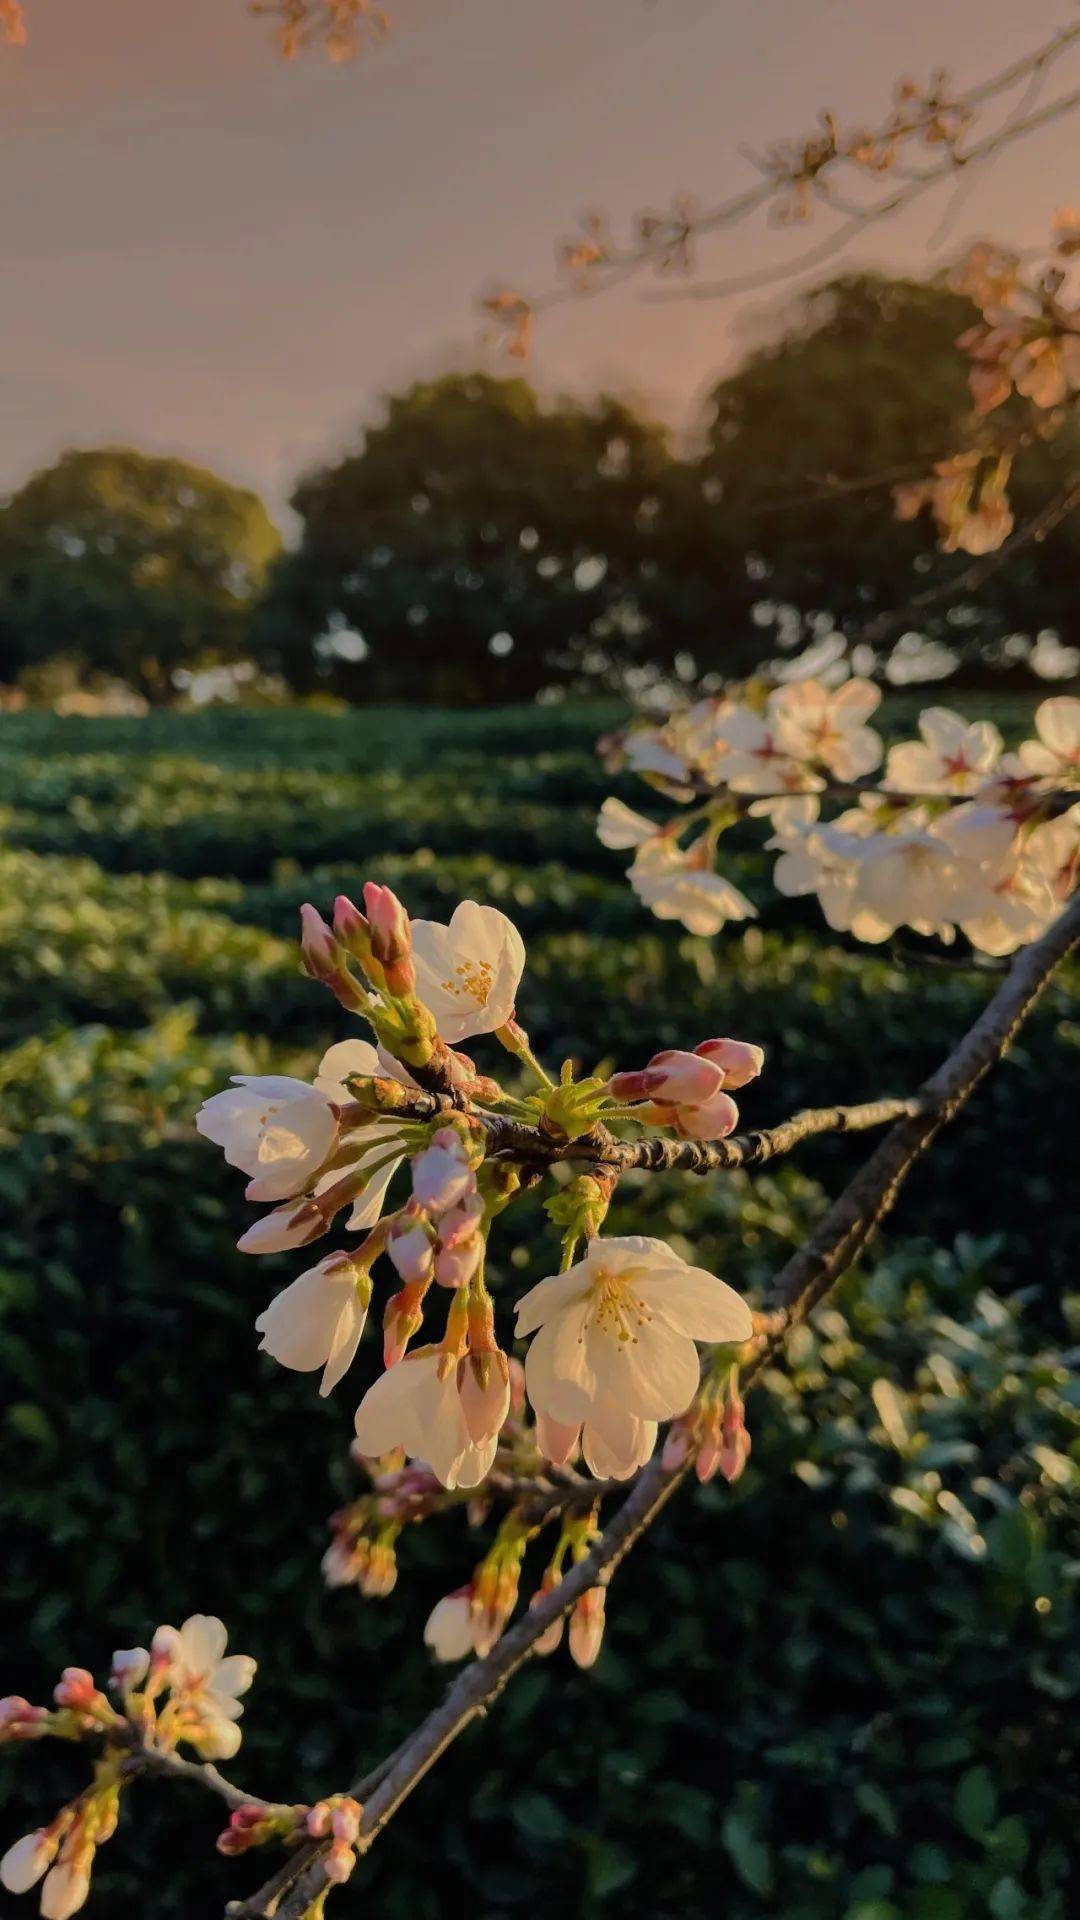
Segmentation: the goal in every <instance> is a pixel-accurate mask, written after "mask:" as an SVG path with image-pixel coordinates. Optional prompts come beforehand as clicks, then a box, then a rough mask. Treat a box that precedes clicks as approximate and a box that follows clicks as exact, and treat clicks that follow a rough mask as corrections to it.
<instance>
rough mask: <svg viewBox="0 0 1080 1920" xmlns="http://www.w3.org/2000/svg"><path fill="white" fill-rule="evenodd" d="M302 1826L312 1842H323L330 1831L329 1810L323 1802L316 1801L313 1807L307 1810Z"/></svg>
mask: <svg viewBox="0 0 1080 1920" xmlns="http://www.w3.org/2000/svg"><path fill="white" fill-rule="evenodd" d="M304 1825H305V1827H306V1828H307V1830H308V1832H309V1834H310V1835H311V1838H312V1839H313V1840H325V1838H326V1836H327V1834H328V1833H329V1831H330V1808H329V1807H328V1806H327V1804H326V1801H325V1800H316V1802H315V1805H314V1806H313V1807H309V1808H308V1812H307V1818H306V1820H305V1821H304Z"/></svg>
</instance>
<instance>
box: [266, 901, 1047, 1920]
mask: <svg viewBox="0 0 1080 1920" xmlns="http://www.w3.org/2000/svg"><path fill="white" fill-rule="evenodd" d="M1078 939H1080V900H1074V901H1073V902H1072V904H1071V905H1070V906H1069V907H1068V908H1066V910H1065V912H1064V913H1063V914H1062V915H1061V916H1060V918H1059V919H1058V920H1057V921H1056V922H1055V924H1054V925H1053V926H1052V927H1050V928H1049V929H1048V930H1047V932H1045V933H1044V934H1043V935H1042V936H1041V938H1040V939H1039V940H1038V941H1037V942H1036V943H1035V944H1034V945H1033V946H1031V947H1029V948H1028V949H1027V951H1026V952H1024V953H1023V954H1021V955H1020V956H1019V957H1018V958H1017V959H1016V960H1015V961H1014V962H1013V965H1012V967H1011V969H1010V972H1009V976H1008V978H1007V979H1006V981H1005V982H1004V983H1003V984H1002V986H1001V987H1000V989H999V990H998V992H997V993H996V994H995V996H994V998H993V999H992V1000H991V1002H990V1003H989V1004H988V1006H987V1007H986V1008H985V1010H984V1011H983V1013H982V1014H981V1015H980V1017H979V1019H978V1020H977V1021H976V1022H975V1024H974V1026H973V1027H972V1028H971V1030H970V1031H969V1032H968V1033H967V1034H966V1035H965V1036H964V1038H963V1039H962V1040H961V1041H960V1042H959V1044H958V1045H957V1046H956V1047H955V1048H954V1049H953V1051H952V1052H951V1053H950V1055H949V1056H948V1058H947V1059H946V1060H945V1061H944V1062H943V1064H942V1065H941V1067H940V1068H939V1069H938V1070H937V1072H936V1073H934V1074H933V1075H932V1076H931V1077H930V1079H929V1080H927V1082H926V1083H925V1085H924V1087H923V1088H922V1089H921V1092H920V1101H919V1110H918V1112H917V1113H914V1114H909V1115H908V1116H906V1117H905V1118H904V1119H902V1120H901V1121H899V1123H898V1124H897V1125H896V1127H895V1128H894V1129H893V1131H892V1132H891V1133H890V1134H889V1135H888V1137H887V1138H886V1139H885V1140H884V1141H883V1142H882V1144H881V1145H880V1146H879V1147H878V1148H877V1149H876V1151H875V1152H874V1153H873V1154H872V1155H871V1157H870V1159H869V1160H868V1161H867V1162H866V1163H865V1165H864V1166H863V1167H862V1168H861V1169H860V1171H859V1172H858V1173H857V1174H856V1175H855V1177H854V1178H853V1179H852V1180H851V1181H850V1182H849V1184H848V1186H847V1187H846V1188H845V1189H844V1191H843V1192H842V1193H841V1194H840V1196H839V1198H838V1199H837V1200H836V1201H835V1202H834V1203H833V1205H832V1206H831V1207H830V1208H829V1209H828V1211H827V1213H826V1214H825V1215H824V1216H823V1218H822V1220H821V1221H820V1223H819V1225H818V1227H817V1228H816V1229H815V1231H814V1233H813V1234H812V1235H811V1236H810V1238H809V1240H808V1241H807V1242H806V1244H805V1245H804V1246H803V1247H801V1248H800V1249H799V1250H798V1251H797V1252H796V1253H795V1254H793V1255H792V1257H791V1259H790V1260H789V1261H788V1262H787V1263H786V1265H785V1266H784V1267H783V1268H782V1269H781V1271H780V1272H779V1274H778V1275H777V1277H776V1280H775V1282H774V1284H773V1288H772V1290H771V1296H770V1306H769V1308H768V1310H767V1312H766V1314H765V1315H764V1316H763V1320H762V1323H761V1327H760V1331H759V1332H758V1333H757V1334H756V1335H755V1338H754V1342H753V1357H752V1358H751V1359H750V1360H749V1361H748V1363H747V1365H746V1366H745V1368H744V1380H745V1381H750V1380H752V1379H753V1377H754V1375H755V1374H757V1373H758V1372H760V1370H761V1369H762V1367H764V1366H765V1365H766V1364H767V1363H768V1362H769V1361H770V1360H771V1359H773V1358H774V1357H775V1356H776V1354H777V1353H778V1352H779V1351H780V1350H781V1348H782V1346H783V1343H784V1341H785V1339H786V1337H787V1335H788V1333H789V1332H790V1331H791V1330H792V1328H793V1327H795V1326H796V1325H798V1324H800V1323H801V1322H802V1321H803V1320H805V1319H806V1317H807V1315H808V1314H809V1313H810V1312H812V1310H813V1308H814V1307H815V1306H816V1305H818V1304H819V1302H820V1301H821V1300H822V1299H823V1298H824V1296H825V1295H826V1293H827V1292H828V1291H829V1289H830V1287H832V1286H833V1285H834V1284H835V1282H836V1281H837V1280H838V1279H839V1278H840V1277H841V1275H842V1274H843V1273H845V1272H846V1271H847V1270H848V1269H849V1268H850V1266H851V1265H852V1263H853V1262H854V1260H855V1259H856V1258H857V1256H858V1254H859V1253H860V1251H861V1250H862V1248H863V1247H864V1246H865V1245H866V1242H867V1240H868V1239H869V1238H870V1235H871V1234H872V1232H873V1231H874V1229H875V1228H876V1226H877V1225H878V1224H879V1222H880V1221H881V1220H882V1219H883V1218H884V1216H885V1214H886V1213H887V1212H888V1211H889V1210H890V1208H891V1207H892V1206H893V1204H894V1202H895V1200H896V1198H897V1195H898V1193H899V1190H900V1187H901V1185H902V1183H903V1181H904V1180H905V1179H906V1177H907V1175H908V1173H909V1172H910V1170H911V1168H912V1166H913V1165H914V1164H915V1162H916V1160H917V1159H918V1158H919V1157H920V1156H921V1155H922V1154H923V1153H924V1152H925V1151H926V1150H927V1148H928V1147H929V1146H930V1145H931V1143H932V1141H933V1139H934V1137H935V1135H936V1134H937V1132H938V1131H939V1130H940V1128H941V1127H942V1126H943V1125H945V1124H946V1122H947V1121H948V1120H950V1119H952V1118H953V1117H955V1115H956V1114H957V1113H958V1112H959V1111H960V1109H961V1108H962V1106H963V1105H964V1104H965V1102H966V1101H967V1100H968V1098H969V1097H970V1095H971V1094H972V1092H973V1091H974V1089H975V1088H976V1087H977V1086H978V1084H979V1082H980V1080H981V1079H982V1078H983V1076H984V1075H985V1074H986V1073H987V1072H988V1071H989V1070H990V1068H991V1067H992V1066H993V1065H994V1063H995V1062H996V1061H997V1060H999V1059H1000V1058H1001V1056H1002V1054H1003V1053H1004V1052H1005V1051H1006V1049H1007V1048H1008V1046H1009V1044H1010V1042H1011V1041H1012V1039H1013V1038H1014V1036H1015V1034H1016V1032H1017V1030H1018V1029H1019V1027H1020V1026H1021V1025H1022V1024H1023V1022H1024V1020H1025V1019H1026V1018H1027V1016H1028V1015H1029V1013H1030V1012H1031V1010H1032V1008H1033V1006H1034V1005H1035V1003H1036V1001H1037V999H1038V998H1039V996H1040V994H1041V993H1042V992H1043V990H1044V988H1045V987H1046V985H1047V982H1048V981H1049V980H1050V978H1051V976H1052V974H1053V972H1054V970H1055V969H1056V967H1057V966H1058V965H1059V964H1060V962H1061V961H1062V959H1064V957H1065V956H1066V954H1067V953H1068V952H1069V950H1070V949H1071V947H1072V946H1073V945H1074V944H1075V943H1076V941H1077V940H1078ZM691 1467H692V1456H691V1454H690V1451H689V1450H687V1451H686V1452H685V1453H684V1456H683V1458H682V1460H681V1461H680V1462H679V1463H678V1464H666V1463H665V1460H664V1459H663V1458H660V1459H656V1460H654V1461H652V1463H651V1464H650V1465H649V1466H647V1467H646V1468H645V1469H644V1471H643V1472H642V1473H641V1474H640V1476H639V1478H638V1481H637V1484H636V1486H635V1487H634V1489H633V1491H632V1493H631V1494H630V1495H629V1496H628V1498H627V1499H626V1501H625V1502H624V1504H623V1506H622V1507H621V1509H620V1510H619V1512H618V1514H617V1515H616V1516H615V1518H614V1519H613V1520H612V1521H611V1522H610V1523H609V1524H608V1526H607V1527H606V1528H605V1529H604V1532H603V1534H602V1535H601V1536H600V1538H599V1539H598V1540H597V1541H596V1542H595V1544H594V1545H593V1546H592V1547H591V1549H590V1550H589V1551H588V1552H587V1553H586V1554H585V1555H584V1556H583V1557H582V1558H581V1560H580V1561H579V1562H578V1564H577V1565H576V1566H575V1567H574V1568H573V1569H572V1570H571V1571H570V1572H569V1573H568V1574H567V1575H566V1576H565V1578H564V1580H563V1581H562V1582H561V1583H560V1585H559V1586H558V1587H555V1588H553V1589H552V1590H551V1591H550V1592H549V1593H547V1594H546V1595H542V1596H541V1597H540V1598H539V1599H538V1600H537V1601H536V1602H535V1603H534V1605H533V1606H532V1607H531V1608H530V1610H529V1612H528V1614H527V1615H526V1616H525V1617H524V1618H523V1619H522V1620H521V1621H520V1622H519V1623H518V1625H517V1626H515V1627H512V1628H510V1629H509V1630H508V1631H507V1632H506V1633H504V1635H503V1636H502V1638H501V1640H500V1642H499V1644H498V1645H497V1646H496V1647H495V1649H494V1650H493V1651H492V1652H491V1653H489V1654H488V1656H487V1657H486V1658H485V1659H483V1660H480V1661H477V1662H476V1663H475V1664H474V1665H473V1666H471V1667H469V1668H467V1669H466V1671H465V1672H464V1673H463V1674H462V1675H461V1676H460V1678H459V1679H458V1680H456V1681H455V1683H454V1685H453V1686H452V1687H451V1688H450V1691H449V1692H448V1694H447V1696H446V1698H445V1700H444V1701H443V1702H442V1703H441V1704H440V1705H439V1706H438V1707H436V1708H435V1709H434V1710H433V1712H432V1713H431V1714H429V1715H428V1717H427V1718H426V1719H425V1720H424V1721H423V1722H422V1723H421V1725H420V1726H419V1727H418V1728H417V1730H416V1732H415V1733H414V1734H413V1735H412V1736H411V1738H410V1739H409V1740H407V1741H406V1742H405V1743H404V1744H403V1746H402V1747H401V1748H399V1749H398V1750H397V1752H396V1754H395V1755H394V1756H393V1757H392V1764H390V1765H389V1767H388V1768H387V1771H386V1772H385V1774H384V1776H383V1778H382V1779H381V1780H380V1781H379V1783H378V1784H377V1785H376V1786H375V1788H374V1791H371V1790H370V1789H366V1792H367V1794H368V1797H367V1798H366V1801H365V1804H364V1810H363V1814H362V1816H361V1820H360V1825H359V1831H358V1835H357V1840H356V1843H355V1844H356V1851H357V1852H359V1853H363V1852H365V1851H366V1850H367V1849H368V1848H369V1847H370V1846H371V1845H372V1844H373V1843H374V1841H375V1840H376V1839H377V1837H378V1835H379V1834H380V1833H381V1832H382V1830H383V1829H384V1828H385V1827H386V1826H387V1824H388V1823H389V1821H390V1820H391V1819H392V1818H393V1816H394V1814H395V1813H396V1812H397V1811H398V1809H399V1808H400V1807H401V1805H402V1804H403V1802H404V1800H405V1799H406V1798H407V1797H408V1795H409V1794H410V1793H411V1792H412V1791H413V1789H414V1788H415V1787H416V1786H417V1785H418V1784H419V1782H420V1781H421V1780H422V1779H423V1778H424V1776H425V1774H426V1773H428V1772H429V1771H430V1769H431V1767H433V1766H434V1765H435V1763H436V1761H437V1760H438V1759H439V1758H440V1757H441V1755H442V1754H443V1753H445V1752H446V1750H447V1748H448V1747H449V1746H450V1745H451V1744H452V1743H453V1741H454V1740H456V1739H457V1737H458V1735H459V1734H460V1733H462V1732H464V1730H465V1728H466V1727H467V1726H469V1725H470V1724H471V1722H472V1721H473V1720H475V1719H476V1718H477V1717H478V1716H479V1715H481V1714H483V1713H485V1712H486V1711H487V1709H488V1708H489V1707H490V1705H491V1704H492V1703H493V1702H494V1701H495V1700H496V1699H497V1698H498V1696H499V1694H500V1693H501V1692H502V1691H503V1689H504V1688H505V1686H506V1685H507V1683H508V1682H509V1680H510V1679H511V1678H512V1677H513V1675H514V1673H516V1672H517V1670H518V1669H519V1668H520V1667H521V1666H522V1665H523V1664H524V1662H525V1661H526V1660H527V1659H528V1658H529V1657H530V1656H531V1655H533V1654H534V1653H536V1652H537V1651H539V1649H540V1643H541V1642H542V1641H543V1640H544V1638H545V1636H546V1635H549V1634H550V1633H551V1631H552V1629H553V1628H555V1627H556V1626H557V1624H558V1622H559V1621H560V1620H561V1619H562V1618H564V1617H565V1615H566V1614H567V1613H568V1612H569V1611H570V1610H571V1609H572V1608H573V1607H575V1606H578V1605H580V1603H581V1602H582V1600H583V1599H584V1598H585V1596H586V1595H587V1594H589V1593H591V1592H594V1591H595V1592H598V1593H601V1594H602V1593H603V1591H604V1590H605V1589H606V1587H607V1585H608V1583H609V1582H610V1580H611V1578H612V1576H613V1574H614V1573H615V1571H616V1569H617V1568H618V1566H619V1565H620V1563H621V1561H622V1560H623V1559H624V1558H625V1556H626V1554H627V1553H628V1552H629V1551H630V1549H631V1548H632V1547H633V1545H634V1544H635V1542H636V1541H637V1540H638V1539H640V1538H641V1536H642V1534H643V1533H644V1532H646V1531H647V1529H648V1528H649V1527H650V1526H651V1525H652V1523H653V1521H654V1520H655V1519H656V1518H657V1516H658V1515H659V1513H660V1512H661V1511H662V1509H663V1508H664V1506H665V1505H666V1504H667V1501H668V1500H669V1499H670V1498H671V1496H672V1494H673V1493H674V1492H675V1490H676V1488H677V1487H678V1486H679V1484H680V1483H681V1481H682V1480H683V1479H685V1477H686V1476H687V1474H688V1473H689V1472H690V1470H691ZM362 1784H363V1783H357V1785H356V1786H354V1787H353V1788H351V1789H350V1792H351V1793H352V1794H353V1795H354V1796H355V1797H359V1794H360V1786H361V1785H362ZM323 1877H324V1870H323V1867H322V1863H321V1859H320V1849H319V1848H318V1846H315V1847H313V1848H311V1849H309V1850H308V1851H307V1854H306V1856H305V1855H301V1856H298V1858H297V1859H296V1860H295V1861H293V1862H291V1863H290V1865H289V1866H288V1867H287V1868H286V1869H285V1870H284V1872H283V1874H281V1875H278V1876H275V1878H274V1880H273V1881H272V1882H271V1883H270V1885H269V1887H267V1888H265V1889H263V1891H262V1893H261V1894H259V1895H256V1896H254V1898H253V1899H251V1900H248V1901H245V1902H242V1903H239V1904H235V1905H233V1906H232V1907H230V1909H229V1913H230V1916H232V1920H262V1916H264V1915H268V1914H270V1913H271V1912H273V1913H275V1914H276V1915H277V1916H278V1920H301V1916H303V1915H305V1914H306V1913H307V1912H308V1911H309V1909H310V1905H311V1901H312V1900H313V1899H314V1898H316V1897H317V1895H318V1892H319V1889H320V1886H321V1885H322V1884H323ZM273 1901H276V1902H277V1903H278V1904H277V1905H273V1904H270V1903H271V1902H273Z"/></svg>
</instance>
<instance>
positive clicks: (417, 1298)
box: [383, 1280, 425, 1367]
mask: <svg viewBox="0 0 1080 1920" xmlns="http://www.w3.org/2000/svg"><path fill="white" fill-rule="evenodd" d="M424 1291H425V1283H424V1281H423V1280H407V1281H406V1283H405V1285H404V1286H403V1287H402V1289H401V1292H400V1293H395V1294H393V1295H392V1296H391V1298H390V1299H389V1300H388V1301H387V1303H386V1309H385V1312H384V1314H383V1365H384V1366H386V1367H396V1366H397V1363H398V1361H399V1360H402V1359H404V1357H405V1349H406V1348H407V1346H408V1344H409V1341H410V1340H411V1339H412V1337H413V1334H414V1333H416V1331H417V1330H418V1328H419V1326H420V1324H421V1322H422V1320H423V1318H424Z"/></svg>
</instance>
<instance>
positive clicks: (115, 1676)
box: [109, 1647, 150, 1693]
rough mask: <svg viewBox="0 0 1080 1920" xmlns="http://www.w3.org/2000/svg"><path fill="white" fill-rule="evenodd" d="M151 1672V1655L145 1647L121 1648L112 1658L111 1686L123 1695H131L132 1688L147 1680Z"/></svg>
mask: <svg viewBox="0 0 1080 1920" xmlns="http://www.w3.org/2000/svg"><path fill="white" fill-rule="evenodd" d="M149 1670H150V1655H149V1653H148V1652H147V1650H146V1648H145V1647H121V1648H120V1649H119V1651H118V1652H116V1653H114V1654H113V1657H112V1670H111V1672H110V1674H109V1685H110V1687H117V1688H118V1689H119V1690H120V1692H121V1693H130V1691H131V1689H132V1687H137V1686H138V1685H139V1683H140V1682H141V1681H143V1680H145V1678H146V1675H147V1673H148V1672H149Z"/></svg>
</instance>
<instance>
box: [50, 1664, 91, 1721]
mask: <svg viewBox="0 0 1080 1920" xmlns="http://www.w3.org/2000/svg"><path fill="white" fill-rule="evenodd" d="M99 1697H100V1696H99V1694H98V1690H97V1687H96V1686H95V1684H94V1676H93V1674H92V1673H87V1671H86V1668H85V1667H65V1668H64V1671H63V1673H62V1674H61V1676H60V1678H59V1680H58V1681H57V1683H56V1685H55V1687H54V1688H53V1699H54V1700H55V1701H56V1704H57V1706H58V1707H70V1708H71V1709H72V1711H73V1712H75V1713H86V1712H88V1710H89V1709H90V1708H91V1707H92V1706H93V1705H94V1703H95V1701H96V1700H98V1698H99Z"/></svg>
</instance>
